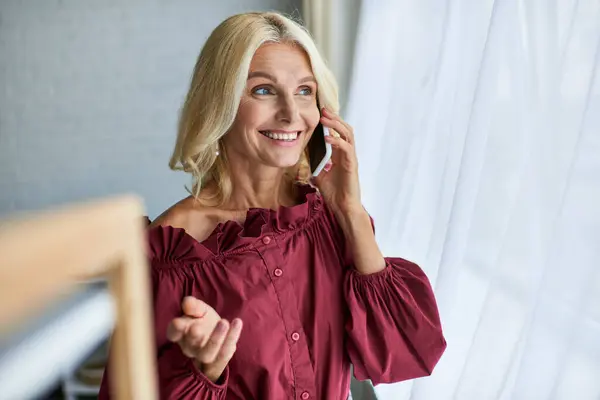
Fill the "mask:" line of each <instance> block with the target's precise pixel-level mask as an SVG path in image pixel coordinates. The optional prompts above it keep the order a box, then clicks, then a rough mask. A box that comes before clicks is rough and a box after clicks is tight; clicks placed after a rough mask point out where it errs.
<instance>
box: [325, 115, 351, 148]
mask: <svg viewBox="0 0 600 400" xmlns="http://www.w3.org/2000/svg"><path fill="white" fill-rule="evenodd" d="M322 118H326V120H329V121H332V123H335V124H336V125H337V127H332V128H333V129H334V130H335V131H336V132H338V133H339V134H340V135H341V136H343V137H344V139H345V140H346V141H348V142H350V143H354V129H353V128H352V126H350V124H348V123H347V122H346V121H344V120H343V119H342V117H340V116H339V115H337V114H336V113H334V112H333V111H330V110H328V109H326V108H324V109H323V116H322ZM321 122H323V123H325V122H324V121H321Z"/></svg>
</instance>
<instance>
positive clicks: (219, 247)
mask: <svg viewBox="0 0 600 400" xmlns="http://www.w3.org/2000/svg"><path fill="white" fill-rule="evenodd" d="M301 192H302V193H301V196H302V199H303V202H302V204H299V205H297V206H294V207H281V208H280V209H279V210H278V211H273V210H267V209H251V210H249V211H248V214H247V218H246V220H245V222H244V223H243V225H242V224H239V223H237V222H234V221H228V222H225V223H223V224H219V225H218V226H217V227H216V228H215V230H214V231H213V233H212V234H211V235H210V237H209V238H208V239H206V240H205V241H203V242H198V241H196V240H195V239H194V238H192V237H191V236H190V235H188V234H187V233H186V232H185V231H184V230H183V229H179V228H173V227H170V226H167V227H160V226H159V227H156V228H153V229H151V230H150V231H149V243H150V249H149V251H150V262H151V268H152V278H153V293H154V315H155V329H156V330H155V332H156V346H157V350H158V369H159V386H160V394H161V398H163V399H178V400H179V399H207V400H208V399H210V400H217V399H219V400H224V399H228V400H229V399H232V400H233V399H245V400H248V399H261V400H270V399H273V400H275V399H277V400H280V399H284V398H285V399H298V400H307V399H328V400H334V399H340V400H343V399H346V398H347V397H348V393H349V388H350V364H352V365H353V366H354V375H355V377H356V378H357V379H359V380H364V379H371V381H372V382H373V384H378V383H382V382H384V383H389V382H398V381H402V380H406V379H411V378H417V377H421V376H424V375H429V374H431V371H432V369H433V367H434V366H435V364H436V363H437V361H438V359H439V358H440V356H441V355H442V353H443V351H444V349H445V347H446V342H445V340H444V337H443V335H442V330H441V326H440V319H439V315H438V310H437V306H436V302H435V298H434V295H433V292H432V290H431V286H430V284H429V281H428V279H427V277H426V276H425V274H424V273H423V271H422V270H421V269H420V268H419V267H418V266H417V265H415V264H413V263H411V262H409V261H406V260H403V259H401V258H386V262H387V266H386V268H385V269H384V270H383V271H381V272H378V273H375V274H372V275H361V274H360V273H359V272H358V271H356V270H355V269H354V267H353V265H352V259H351V257H352V252H351V251H350V249H348V248H347V247H346V241H345V239H344V235H343V232H342V231H341V229H340V227H339V225H338V223H337V221H336V219H335V217H334V216H333V214H332V213H331V211H330V210H329V209H328V208H327V207H326V205H325V203H324V202H323V199H322V197H321V196H320V195H319V194H318V193H317V192H315V190H314V189H312V188H311V187H310V186H303V187H301ZM185 296H195V297H197V298H200V299H202V300H204V301H205V302H207V303H208V304H210V305H212V307H213V308H214V309H215V310H216V311H217V312H218V313H219V315H221V317H223V318H226V319H228V320H232V319H233V318H235V317H240V318H241V319H242V320H243V322H244V328H243V330H242V334H241V337H240V340H239V342H238V346H237V351H236V353H235V355H234V356H233V358H232V359H231V361H230V362H229V365H228V367H227V369H226V370H225V372H224V373H223V375H222V376H221V379H220V380H219V381H218V382H217V383H212V382H211V381H209V380H208V379H206V378H205V377H204V376H203V374H202V373H201V372H200V371H199V370H198V369H197V368H196V367H195V366H194V364H193V363H192V361H191V360H190V359H188V358H186V357H185V356H184V355H183V354H182V352H181V351H180V349H179V347H178V345H176V344H173V343H170V342H169V341H168V340H167V338H166V332H167V325H168V324H169V322H170V321H171V320H172V319H173V318H175V317H178V316H180V315H181V301H182V299H183V298H184V297H185ZM108 398H109V396H108V393H107V382H106V380H105V381H104V382H103V384H102V388H101V392H100V399H108Z"/></svg>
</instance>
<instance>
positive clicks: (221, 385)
mask: <svg viewBox="0 0 600 400" xmlns="http://www.w3.org/2000/svg"><path fill="white" fill-rule="evenodd" d="M188 366H189V368H190V369H191V370H192V372H193V373H194V376H195V377H196V379H198V381H199V382H200V383H201V384H202V385H204V386H206V387H207V388H210V389H212V390H225V389H226V388H227V383H228V382H229V366H226V367H225V370H224V371H223V373H222V374H221V376H220V377H219V379H218V380H217V381H216V382H213V381H211V380H210V379H208V378H207V377H206V375H204V373H203V372H202V371H200V369H199V368H198V367H197V366H196V364H195V363H194V361H193V360H192V359H191V358H188Z"/></svg>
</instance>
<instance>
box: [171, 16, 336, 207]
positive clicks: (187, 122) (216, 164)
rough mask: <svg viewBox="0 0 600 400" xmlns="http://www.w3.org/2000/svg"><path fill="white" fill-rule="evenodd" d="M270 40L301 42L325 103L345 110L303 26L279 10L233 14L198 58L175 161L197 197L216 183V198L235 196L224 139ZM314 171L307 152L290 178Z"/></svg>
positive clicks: (303, 178)
mask: <svg viewBox="0 0 600 400" xmlns="http://www.w3.org/2000/svg"><path fill="white" fill-rule="evenodd" d="M267 42H276V43H292V44H297V45H299V46H300V47H301V48H302V49H303V50H304V51H305V52H306V54H307V55H308V57H309V59H310V62H311V66H312V71H313V74H314V76H315V79H316V81H317V85H318V94H317V95H318V101H319V105H320V106H321V107H327V108H329V109H331V110H332V111H334V112H337V111H338V109H339V102H338V86H337V83H336V80H335V77H334V76H333V73H332V72H331V71H330V70H329V68H328V67H327V65H326V63H325V61H324V60H323V58H322V57H321V55H320V54H319V51H318V49H317V47H316V45H315V43H314V41H313V39H312V38H311V36H310V34H309V33H308V32H307V30H306V29H305V28H304V27H303V26H302V25H300V24H299V23H297V22H295V21H293V20H291V19H290V18H287V17H285V16H283V15H282V14H279V13H276V12H264V13H257V12H253V13H245V14H238V15H234V16H232V17H229V18H227V19H226V20H225V21H223V22H222V23H221V24H219V26H217V27H216V28H215V30H214V31H213V32H212V33H211V35H210V36H209V38H208V39H207V41H206V43H205V44H204V47H203V48H202V51H201V52H200V55H199V56H198V60H197V61H196V66H195V67H194V72H193V75H192V80H191V84H190V88H189V91H188V93H187V96H186V99H185V102H184V104H183V107H182V109H181V112H180V116H179V126H178V133H177V141H176V144H175V149H174V150H173V154H172V156H171V160H170V161H169V167H170V168H171V169H173V170H183V171H185V172H189V173H191V174H192V190H191V193H192V194H193V195H194V196H195V197H196V198H197V199H198V198H199V195H200V191H201V189H202V188H203V187H204V186H206V184H208V183H210V182H214V183H216V185H215V186H216V187H217V188H218V192H217V193H215V194H214V196H212V197H211V199H214V198H215V197H216V198H217V200H218V202H219V204H222V203H223V202H225V201H227V200H228V199H229V197H230V196H231V191H232V183H231V175H230V171H229V169H228V163H227V159H226V155H225V152H224V151H222V149H219V142H220V139H221V138H222V137H223V136H224V135H225V134H226V133H227V132H228V131H229V130H230V128H231V126H232V125H233V123H234V120H235V117H236V114H237V111H238V107H239V104H240V101H241V98H242V95H243V93H244V90H245V88H246V81H247V77H248V71H249V69H250V62H251V60H252V57H253V56H254V53H255V52H256V50H258V48H259V47H260V46H261V45H262V44H264V43H267ZM309 174H310V171H309V170H308V163H307V155H306V154H304V155H303V157H302V158H301V160H300V162H299V163H298V164H297V165H296V167H294V171H288V173H287V174H286V176H288V177H290V176H291V179H292V180H293V179H296V180H297V181H301V182H306V181H307V180H308V178H309Z"/></svg>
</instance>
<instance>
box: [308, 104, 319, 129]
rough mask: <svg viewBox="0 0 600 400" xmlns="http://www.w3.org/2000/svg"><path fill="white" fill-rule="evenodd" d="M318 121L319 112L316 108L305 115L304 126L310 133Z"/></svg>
mask: <svg viewBox="0 0 600 400" xmlns="http://www.w3.org/2000/svg"><path fill="white" fill-rule="evenodd" d="M320 119H321V114H320V113H319V110H318V109H317V108H315V109H314V110H311V111H310V112H308V113H307V115H306V117H305V121H306V126H307V127H308V128H309V131H310V132H312V131H314V130H315V128H316V127H317V125H318V124H319V121H320Z"/></svg>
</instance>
